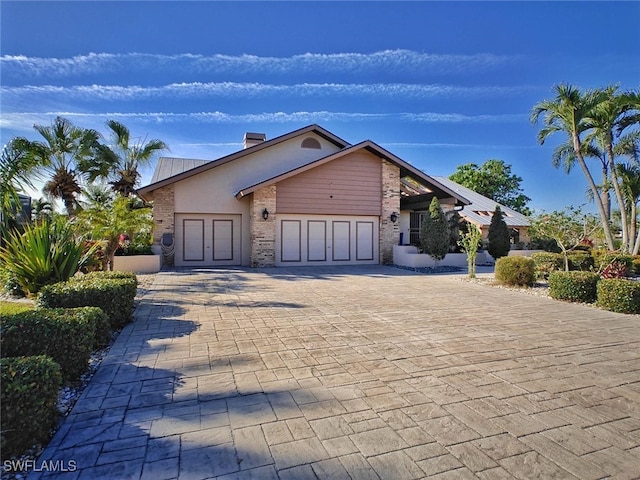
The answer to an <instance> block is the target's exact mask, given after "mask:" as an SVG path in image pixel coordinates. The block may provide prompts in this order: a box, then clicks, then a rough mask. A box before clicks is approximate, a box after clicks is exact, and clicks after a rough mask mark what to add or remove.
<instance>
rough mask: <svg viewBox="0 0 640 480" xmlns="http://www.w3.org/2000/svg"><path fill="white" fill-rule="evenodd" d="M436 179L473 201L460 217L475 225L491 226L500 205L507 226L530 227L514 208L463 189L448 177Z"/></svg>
mask: <svg viewBox="0 0 640 480" xmlns="http://www.w3.org/2000/svg"><path fill="white" fill-rule="evenodd" d="M434 178H435V179H436V180H437V181H438V182H440V183H441V184H443V185H446V186H447V187H448V188H449V189H451V190H453V191H455V192H457V193H458V194H459V195H462V196H464V197H465V198H468V199H469V200H471V205H469V206H466V207H464V209H463V210H462V211H461V212H460V215H461V216H463V217H466V218H467V219H468V220H471V221H472V222H473V223H476V224H478V225H483V226H489V225H490V224H491V216H492V213H493V211H494V210H495V209H496V205H500V210H502V213H503V214H504V221H505V223H506V224H507V226H509V227H527V226H529V219H528V218H527V217H526V216H524V215H523V214H521V213H520V212H516V211H515V210H513V209H512V208H509V207H507V206H505V205H502V204H499V203H498V202H495V201H493V200H491V199H490V198H487V197H485V196H484V195H480V194H479V193H477V192H474V191H473V190H471V189H470V188H467V187H463V186H462V185H460V184H458V183H456V182H454V181H453V180H449V179H448V178H447V177H439V176H436V177H434Z"/></svg>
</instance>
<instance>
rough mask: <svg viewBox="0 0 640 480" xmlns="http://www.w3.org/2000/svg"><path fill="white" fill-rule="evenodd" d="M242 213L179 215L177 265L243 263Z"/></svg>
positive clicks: (176, 249)
mask: <svg viewBox="0 0 640 480" xmlns="http://www.w3.org/2000/svg"><path fill="white" fill-rule="evenodd" d="M241 219H242V217H241V215H204V214H197V215H196V214H177V215H176V218H175V229H176V240H175V263H176V266H178V267H189V266H194V267H196V266H215V265H241V264H242V256H241V236H242V235H241V233H242V230H241V229H242V221H241Z"/></svg>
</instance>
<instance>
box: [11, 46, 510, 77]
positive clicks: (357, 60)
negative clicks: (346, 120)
mask: <svg viewBox="0 0 640 480" xmlns="http://www.w3.org/2000/svg"><path fill="white" fill-rule="evenodd" d="M522 58H523V57H521V56H517V55H516V56H505V55H493V54H488V53H485V54H474V55H437V54H430V53H421V52H415V51H412V50H384V51H380V52H374V53H335V54H319V53H305V54H303V55H294V56H291V57H259V56H255V55H239V56H230V55H220V54H216V55H209V56H205V55H195V54H190V53H184V54H178V55H158V54H146V53H124V54H113V53H90V54H88V55H78V56H74V57H68V58H50V57H49V58H47V57H27V56H24V55H3V56H2V57H0V67H1V68H2V69H3V71H5V72H8V73H15V74H18V75H31V76H47V77H52V76H59V77H67V76H72V75H86V74H96V73H105V72H120V71H128V70H140V69H153V70H154V71H158V70H163V69H167V70H175V69H179V70H180V71H183V72H186V71H191V72H218V73H227V72H232V73H256V72H261V73H271V74H288V73H291V72H295V73H300V72H310V71H318V72H389V71H395V72H400V71H404V72H416V71H417V70H424V71H437V72H438V73H456V72H457V73H459V72H471V71H482V70H487V69H491V68H496V67H500V66H503V65H506V64H511V63H513V62H518V61H520V60H521V59H522Z"/></svg>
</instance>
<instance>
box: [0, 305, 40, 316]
mask: <svg viewBox="0 0 640 480" xmlns="http://www.w3.org/2000/svg"><path fill="white" fill-rule="evenodd" d="M29 310H33V305H31V304H30V303H19V302H0V319H2V317H4V316H5V315H13V314H14V313H20V312H28V311H29Z"/></svg>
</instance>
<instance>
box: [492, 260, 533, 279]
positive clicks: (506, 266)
mask: <svg viewBox="0 0 640 480" xmlns="http://www.w3.org/2000/svg"><path fill="white" fill-rule="evenodd" d="M495 276H496V280H497V281H498V282H499V283H500V284H501V285H516V286H531V285H533V283H534V282H535V279H536V275H535V265H534V263H533V260H531V259H530V258H527V257H502V258H499V259H498V260H497V261H496V268H495Z"/></svg>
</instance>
